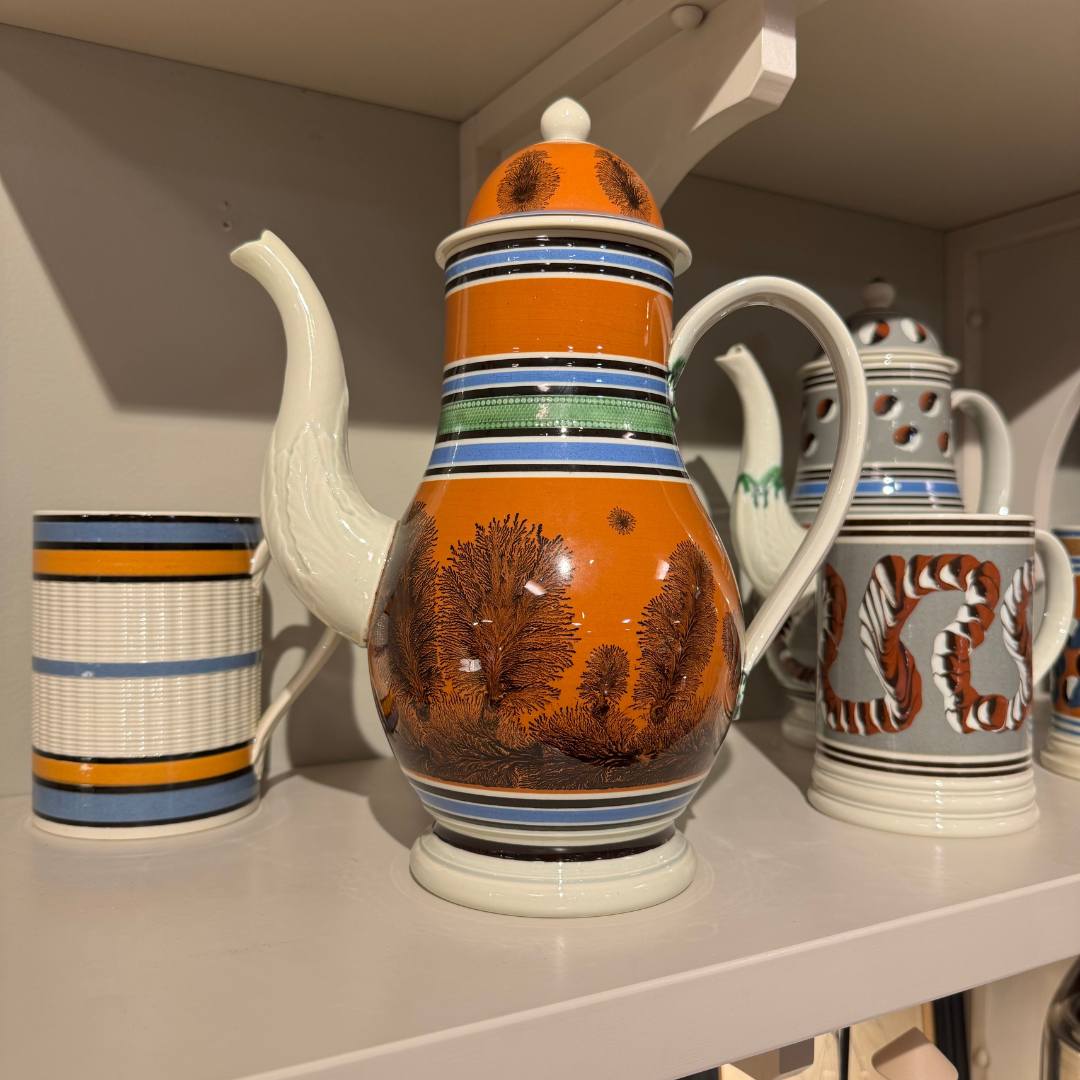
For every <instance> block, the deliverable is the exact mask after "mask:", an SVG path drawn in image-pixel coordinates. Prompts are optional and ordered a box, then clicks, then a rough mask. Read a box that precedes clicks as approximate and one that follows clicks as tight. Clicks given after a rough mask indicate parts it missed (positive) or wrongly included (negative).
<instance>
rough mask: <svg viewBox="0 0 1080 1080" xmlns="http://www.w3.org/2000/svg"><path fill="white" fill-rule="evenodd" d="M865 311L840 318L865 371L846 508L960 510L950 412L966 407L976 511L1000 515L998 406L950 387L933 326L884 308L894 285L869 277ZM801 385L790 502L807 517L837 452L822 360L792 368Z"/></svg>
mask: <svg viewBox="0 0 1080 1080" xmlns="http://www.w3.org/2000/svg"><path fill="white" fill-rule="evenodd" d="M865 299H866V301H867V303H868V305H873V306H868V307H867V308H866V309H864V310H862V311H859V312H856V313H855V314H854V315H852V316H851V317H850V318H849V319H848V321H847V322H848V327H849V329H850V330H851V333H852V336H853V337H854V339H855V343H856V345H857V346H858V349H859V356H860V358H861V359H862V362H863V369H864V371H865V373H866V389H867V405H868V408H869V415H870V423H869V426H868V428H867V440H866V455H865V457H864V459H863V470H862V474H861V475H860V476H859V483H858V486H857V488H856V489H855V498H854V500H853V502H852V512H853V513H863V512H866V513H877V512H882V513H893V512H902V511H908V510H910V511H913V512H916V513H923V512H925V511H933V510H941V511H944V512H955V511H958V510H960V511H962V510H963V509H964V500H963V498H962V497H961V492H960V484H959V480H958V477H957V474H956V464H955V460H954V457H953V455H954V452H955V449H956V434H955V431H954V425H953V410H954V409H957V408H960V409H963V410H965V411H967V412H968V413H970V414H971V415H972V417H973V418H974V420H975V421H976V423H977V425H978V430H979V434H980V437H981V438H980V441H981V443H982V449H983V474H982V481H981V484H980V488H979V507H978V509H979V512H980V513H986V514H995V513H1008V502H1009V495H1010V488H1011V483H1012V450H1011V446H1010V443H1009V437H1008V429H1007V426H1006V423H1005V420H1004V417H1003V416H1002V414H1001V411H1000V410H999V409H998V408H997V406H996V405H995V404H994V403H993V401H992V400H991V399H990V398H988V397H987V396H986V395H985V394H981V393H979V392H978V391H974V390H956V389H955V388H954V385H953V384H954V382H955V379H956V375H957V373H958V372H959V370H960V365H959V363H958V362H957V361H956V360H953V359H951V358H950V357H947V356H944V355H942V352H941V346H940V345H939V344H938V341H937V338H936V337H935V335H934V333H933V331H932V330H930V329H929V328H928V327H927V326H926V325H924V324H923V323H922V322H920V321H919V320H918V319H915V318H913V317H911V316H909V315H905V314H903V313H900V312H898V311H896V310H894V309H893V307H892V304H893V301H894V299H895V295H894V290H893V289H892V287H891V286H890V285H888V284H887V283H886V282H872V283H871V284H870V285H869V286H867V289H866V290H865ZM799 373H800V375H801V377H802V387H803V409H802V431H801V435H800V442H799V446H800V455H799V461H798V465H797V468H796V472H795V485H794V487H793V489H792V494H791V508H792V510H793V512H794V513H795V516H796V517H797V518H798V519H799V520H800V521H802V522H804V523H807V522H810V521H812V520H813V518H814V514H815V513H816V512H817V507H818V504H819V503H820V501H821V494H822V492H823V491H824V490H825V484H826V482H827V480H828V477H829V473H830V470H831V468H832V463H833V460H834V459H835V456H836V419H837V416H838V414H839V401H838V399H837V394H836V380H835V379H834V378H832V376H831V375H830V372H829V365H828V362H827V361H825V360H824V358H822V359H818V360H815V361H812V362H811V363H809V364H805V365H804V366H803V367H802V368H801V369H800V372H799Z"/></svg>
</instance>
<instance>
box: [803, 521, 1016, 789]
mask: <svg viewBox="0 0 1080 1080" xmlns="http://www.w3.org/2000/svg"><path fill="white" fill-rule="evenodd" d="M1034 558H1035V529H1034V522H1033V521H1032V519H1030V518H1024V517H993V516H990V515H945V514H927V515H911V516H909V517H908V518H906V519H904V518H902V517H899V516H882V517H873V516H853V517H851V518H849V519H848V521H847V523H846V524H845V526H844V528H843V529H842V530H841V533H840V535H839V537H838V538H837V541H836V544H835V545H834V547H833V548H832V550H831V552H830V554H829V556H828V558H827V559H826V562H825V565H824V567H823V570H822V574H821V579H820V587H819V601H818V626H819V647H818V693H817V719H818V738H819V748H818V753H819V755H824V756H825V757H826V758H829V759H830V760H833V761H837V762H843V764H844V765H846V766H852V767H858V768H863V769H867V770H870V771H872V772H882V773H884V772H891V773H894V774H902V775H911V776H916V775H919V776H924V777H940V778H946V777H947V778H959V777H980V778H988V777H996V776H1008V775H1013V774H1017V773H1021V772H1024V771H1026V770H1028V769H1029V768H1030V764H1031V724H1030V714H1031V703H1032V696H1033V679H1032V639H1033V627H1032V618H1033V612H1032V606H1033V605H1032V585H1033V570H1034Z"/></svg>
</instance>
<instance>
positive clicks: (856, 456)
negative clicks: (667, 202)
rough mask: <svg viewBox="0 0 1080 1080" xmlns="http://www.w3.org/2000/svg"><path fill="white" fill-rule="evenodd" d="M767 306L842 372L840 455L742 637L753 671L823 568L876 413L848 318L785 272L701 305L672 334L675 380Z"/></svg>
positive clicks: (722, 291)
mask: <svg viewBox="0 0 1080 1080" xmlns="http://www.w3.org/2000/svg"><path fill="white" fill-rule="evenodd" d="M761 306H764V307H773V308H776V309H777V310H779V311H784V312H786V313H787V314H788V315H791V316H792V317H793V318H795V319H797V320H798V321H799V322H800V323H802V324H803V326H805V327H806V329H807V330H809V331H810V333H811V334H813V335H814V337H815V338H817V340H818V343H819V344H820V345H821V347H822V349H823V350H824V352H825V355H826V357H827V358H828V360H829V364H830V366H831V367H832V370H833V373H834V374H835V375H836V384H837V388H838V389H839V394H840V410H841V411H840V417H841V423H840V442H839V446H838V449H837V454H836V461H835V462H834V464H833V467H832V474H831V475H830V477H829V486H828V487H827V488H826V490H825V496H824V498H823V499H822V501H821V506H820V508H819V509H818V512H817V517H816V518H815V519H814V523H813V524H812V525H811V526H810V528H809V529H808V530H807V532H806V535H805V537H804V538H803V541H802V543H801V544H800V545H799V549H798V551H796V552H795V556H794V557H793V558H792V560H791V562H790V563H789V564H788V567H787V569H786V570H785V571H784V573H783V574H782V575H781V577H780V579H779V581H778V582H777V583H776V585H775V587H774V588H773V590H772V592H770V593H769V595H768V596H767V597H766V598H765V601H764V602H763V603H762V605H761V607H760V608H759V609H758V612H757V615H756V616H755V617H754V619H753V621H752V622H751V623H750V626H749V628H748V629H747V631H746V640H745V641H744V643H743V670H744V672H749V671H750V669H751V668H752V667H753V666H754V665H755V664H756V663H757V661H758V660H760V659H761V657H762V656H763V655H764V653H765V650H766V649H767V648H768V647H769V644H770V643H771V642H772V639H773V638H774V637H775V636H776V634H777V632H778V631H779V630H780V628H781V626H783V624H784V620H785V619H786V618H787V616H788V613H789V612H790V611H791V609H792V608H793V607H794V606H795V604H796V602H797V601H798V599H799V597H800V596H802V594H803V591H804V590H805V588H806V586H807V585H808V584H809V582H810V579H811V578H812V577H813V576H814V574H815V573H817V570H818V567H820V566H821V563H822V562H823V561H824V559H825V555H826V553H827V552H828V550H829V548H830V547H831V546H832V542H833V540H834V539H835V538H836V534H837V532H838V531H839V529H840V526H841V525H842V524H843V522H844V517H845V516H846V514H847V512H848V508H849V507H850V506H851V500H852V498H853V497H854V495H855V485H856V484H857V482H858V479H859V472H860V470H861V469H862V460H863V454H864V452H865V448H866V429H867V422H868V421H867V416H868V411H869V410H868V407H867V401H866V379H865V378H864V376H863V368H862V363H861V361H860V360H859V354H858V352H857V351H856V349H855V342H854V341H853V340H852V338H851V335H850V334H849V333H848V330H847V327H846V326H845V325H844V322H843V320H842V319H841V318H840V316H839V315H837V314H836V312H835V311H833V309H832V308H831V307H829V305H828V304H827V303H825V301H824V300H822V299H821V297H820V296H818V295H817V293H815V292H812V291H811V290H810V289H808V288H806V286H805V285H799V284H798V283H797V282H794V281H789V280H787V279H786V278H780V277H751V278H742V279H740V280H739V281H733V282H731V283H730V284H728V285H724V286H723V287H721V288H719V289H717V290H716V291H715V292H712V293H710V294H709V295H708V296H706V297H705V298H704V299H703V300H700V301H699V302H698V303H697V304H695V305H694V306H693V307H692V308H691V309H690V310H689V311H688V312H687V313H686V314H685V315H684V316H683V317H682V319H680V320H679V324H678V326H676V327H675V332H674V334H673V335H672V339H671V352H670V356H671V363H670V370H671V376H670V380H671V383H672V385H674V383H675V381H676V380H677V379H678V376H679V374H680V373H681V372H682V369H683V368H684V367H685V366H686V361H687V359H688V358H689V356H690V353H691V351H692V350H693V348H694V346H695V345H696V344H697V343H698V341H699V340H700V339H701V337H702V336H703V335H704V334H705V333H706V331H708V330H709V329H710V328H712V327H713V326H715V325H716V323H718V322H719V321H720V320H721V319H722V318H724V316H725V315H730V314H731V312H733V311H738V310H739V309H740V308H745V307H761ZM753 422H754V418H753V417H751V416H747V417H744V418H743V423H746V424H752V423H753Z"/></svg>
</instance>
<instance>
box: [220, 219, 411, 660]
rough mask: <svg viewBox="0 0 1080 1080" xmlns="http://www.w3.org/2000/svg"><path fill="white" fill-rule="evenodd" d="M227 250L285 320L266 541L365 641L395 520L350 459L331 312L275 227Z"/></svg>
mask: <svg viewBox="0 0 1080 1080" xmlns="http://www.w3.org/2000/svg"><path fill="white" fill-rule="evenodd" d="M231 258H232V261H233V263H234V264H235V265H236V266H238V267H240V269H241V270H244V271H246V272H247V273H249V274H250V275H251V276H252V277H253V278H255V280H256V281H258V282H259V284H260V285H262V286H263V288H264V289H266V291H267V292H268V293H269V294H270V298H271V299H272V300H273V301H274V304H275V305H276V307H277V309H278V313H279V314H280V316H281V321H282V324H283V326H284V329H285V341H286V346H287V356H286V364H285V387H284V391H283V393H282V397H281V408H280V411H279V412H278V417H277V422H276V423H275V425H274V431H273V434H272V436H271V439H270V447H269V449H268V451H267V454H266V460H265V463H264V466H263V477H262V516H263V528H264V530H265V534H266V538H267V541H268V543H269V545H270V550H271V551H272V553H273V555H274V558H275V560H277V563H278V565H279V566H280V567H281V568H282V570H283V571H284V573H285V576H286V577H287V578H288V580H289V584H290V585H291V586H292V588H293V591H294V592H295V593H296V594H297V596H298V597H299V598H300V599H301V600H302V601H303V602H304V604H305V605H306V606H307V607H308V608H309V609H310V610H311V611H312V612H313V613H314V614H315V615H316V616H317V617H318V618H320V619H321V620H322V621H323V622H325V623H326V624H327V625H328V626H330V627H332V628H333V629H334V630H337V631H338V633H340V634H342V635H344V636H345V637H347V638H349V639H350V640H351V641H354V642H356V644H358V645H364V644H366V643H367V637H368V626H369V624H370V622H371V614H372V609H373V607H374V603H375V592H376V589H377V587H378V584H379V580H380V578H381V577H382V571H383V567H384V565H385V563H386V559H387V553H388V552H389V549H390V544H391V541H392V540H393V535H394V529H395V526H396V523H395V522H394V520H393V519H392V518H389V517H387V516H386V515H384V514H380V513H379V512H378V511H377V510H375V509H374V508H373V507H372V506H371V505H370V504H369V503H368V502H367V500H366V499H365V498H364V496H363V495H362V494H361V492H360V489H359V487H358V486H357V483H356V480H355V479H354V477H353V473H352V469H351V467H350V465H349V447H348V434H349V432H348V414H349V392H348V387H347V386H346V384H345V369H344V365H343V364H342V360H341V348H340V346H339V344H338V337H337V332H336V330H335V329H334V323H333V320H332V319H331V318H330V312H329V311H328V309H327V307H326V303H325V301H324V300H323V298H322V294H321V293H320V292H319V290H318V288H317V287H316V285H315V282H314V281H313V280H312V279H311V275H310V274H309V273H308V272H307V270H305V269H304V266H303V265H302V264H301V262H300V260H299V259H297V257H296V256H295V255H294V254H293V253H292V251H290V250H289V248H288V247H287V246H286V245H285V244H284V243H283V242H282V241H281V240H280V239H279V238H278V237H277V236H275V235H274V234H273V233H272V232H264V233H263V234H262V236H260V237H259V239H258V240H253V241H251V242H250V243H247V244H243V245H242V246H240V247H238V248H237V249H236V250H235V251H233V252H232V255H231Z"/></svg>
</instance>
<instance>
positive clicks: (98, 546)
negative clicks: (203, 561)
mask: <svg viewBox="0 0 1080 1080" xmlns="http://www.w3.org/2000/svg"><path fill="white" fill-rule="evenodd" d="M34 550H35V551H254V550H255V545H254V544H176V543H172V542H171V541H167V540H163V541H160V542H158V543H154V544H143V543H140V544H117V543H114V542H113V541H111V540H77V541H71V540H35V541H34Z"/></svg>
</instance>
